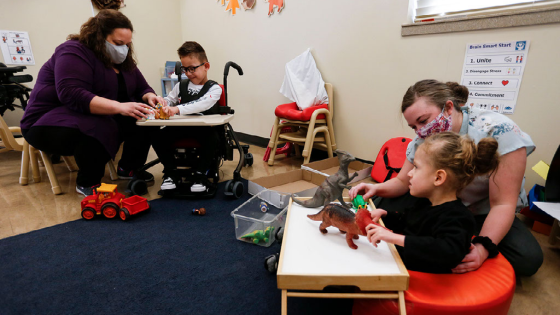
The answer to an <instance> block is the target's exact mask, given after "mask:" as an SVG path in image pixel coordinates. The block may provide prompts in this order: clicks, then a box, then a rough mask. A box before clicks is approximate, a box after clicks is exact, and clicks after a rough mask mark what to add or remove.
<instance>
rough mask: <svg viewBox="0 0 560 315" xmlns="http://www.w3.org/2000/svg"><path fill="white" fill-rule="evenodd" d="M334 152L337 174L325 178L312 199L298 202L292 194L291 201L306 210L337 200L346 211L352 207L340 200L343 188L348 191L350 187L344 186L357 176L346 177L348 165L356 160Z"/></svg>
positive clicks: (348, 154)
mask: <svg viewBox="0 0 560 315" xmlns="http://www.w3.org/2000/svg"><path fill="white" fill-rule="evenodd" d="M334 152H335V153H336V155H337V157H338V163H339V164H340V168H339V169H338V172H336V173H335V174H333V175H331V176H329V177H327V179H325V181H324V182H323V183H321V186H319V188H317V191H316V192H315V195H313V198H311V199H308V200H305V201H300V200H298V199H296V198H294V197H295V196H294V194H292V199H293V200H294V202H295V203H297V204H299V205H302V206H304V207H306V208H317V207H321V206H323V207H324V206H327V205H328V204H329V203H331V202H332V201H335V200H337V199H338V201H340V203H341V204H342V206H343V207H345V208H347V209H350V208H351V206H352V205H351V204H347V203H346V202H344V199H342V191H343V190H344V188H346V189H350V188H351V187H350V186H348V185H346V184H348V182H350V181H351V180H352V179H354V177H356V176H358V173H354V174H353V175H352V176H350V177H348V164H350V162H352V161H355V160H356V158H355V157H353V156H352V155H351V154H350V153H348V152H345V151H341V150H336V151H334Z"/></svg>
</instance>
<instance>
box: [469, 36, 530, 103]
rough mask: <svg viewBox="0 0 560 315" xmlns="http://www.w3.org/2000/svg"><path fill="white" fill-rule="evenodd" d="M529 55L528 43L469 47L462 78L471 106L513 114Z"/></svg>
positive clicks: (485, 44)
mask: <svg viewBox="0 0 560 315" xmlns="http://www.w3.org/2000/svg"><path fill="white" fill-rule="evenodd" d="M528 52H529V41H528V40H518V41H506V42H501V41H497V42H492V43H483V44H467V49H466V53H465V63H464V64H463V73H462V76H461V84H462V85H464V86H466V87H467V88H469V99H468V101H467V105H468V106H471V107H477V108H481V109H485V110H492V111H495V112H498V113H502V114H513V111H514V110H515V105H516V104H517V97H518V95H519V87H520V86H521V80H522V78H523V73H524V70H525V64H527V55H528Z"/></svg>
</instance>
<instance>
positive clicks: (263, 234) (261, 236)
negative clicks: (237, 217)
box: [241, 226, 274, 244]
mask: <svg viewBox="0 0 560 315" xmlns="http://www.w3.org/2000/svg"><path fill="white" fill-rule="evenodd" d="M272 230H274V227H273V226H269V227H267V228H266V229H264V231H263V230H254V231H253V232H252V233H247V234H245V235H243V236H241V238H252V239H253V243H255V244H258V243H259V242H260V241H263V242H265V243H268V240H269V239H270V235H271V234H272Z"/></svg>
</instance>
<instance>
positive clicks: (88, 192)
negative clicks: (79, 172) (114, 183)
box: [76, 185, 101, 197]
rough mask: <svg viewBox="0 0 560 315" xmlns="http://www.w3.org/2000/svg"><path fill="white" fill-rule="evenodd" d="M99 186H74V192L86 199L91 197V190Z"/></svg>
mask: <svg viewBox="0 0 560 315" xmlns="http://www.w3.org/2000/svg"><path fill="white" fill-rule="evenodd" d="M99 186H101V185H95V186H91V187H83V186H79V185H76V191H77V192H78V193H80V194H82V195H84V196H86V197H87V196H91V195H93V189H94V188H97V187H99Z"/></svg>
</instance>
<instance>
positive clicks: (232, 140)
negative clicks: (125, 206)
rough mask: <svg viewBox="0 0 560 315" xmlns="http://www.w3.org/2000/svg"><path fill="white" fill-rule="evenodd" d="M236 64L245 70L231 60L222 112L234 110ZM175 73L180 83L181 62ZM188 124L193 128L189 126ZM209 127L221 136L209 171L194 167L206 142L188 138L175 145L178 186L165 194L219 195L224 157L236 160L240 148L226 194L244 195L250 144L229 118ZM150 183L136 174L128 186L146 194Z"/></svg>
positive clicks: (226, 74) (221, 113) (223, 89)
mask: <svg viewBox="0 0 560 315" xmlns="http://www.w3.org/2000/svg"><path fill="white" fill-rule="evenodd" d="M230 67H233V68H234V69H236V70H237V72H238V74H239V75H243V70H242V69H241V67H240V66H239V65H237V64H236V63H235V62H232V61H229V62H228V63H226V65H225V67H224V84H223V85H220V87H221V88H222V96H221V97H220V100H219V101H218V104H219V113H220V115H233V114H234V110H233V109H231V108H230V107H229V106H228V100H227V76H228V74H229V68H230ZM175 74H177V77H178V80H179V83H180V82H181V75H182V72H181V62H179V61H178V62H177V63H176V64H175ZM184 128H189V126H185V127H184ZM209 128H216V130H217V133H218V138H219V142H220V144H219V146H218V150H217V152H215V155H214V157H213V158H212V161H211V163H210V164H211V165H212V167H211V168H210V169H209V170H208V171H207V172H206V174H199V173H197V172H195V171H194V170H193V168H192V167H193V166H194V165H196V163H198V161H199V159H200V158H199V156H198V150H200V148H201V147H202V145H203V144H201V143H198V142H197V141H196V140H195V139H189V138H184V139H181V140H179V141H177V142H175V144H174V145H173V147H174V150H175V154H174V158H175V161H176V165H177V168H176V169H175V170H174V175H175V176H174V177H175V178H176V182H175V184H176V186H177V187H176V188H175V189H173V190H160V191H159V192H158V194H159V195H161V196H163V197H174V198H212V197H214V196H215V195H216V192H217V188H218V181H219V179H220V176H219V168H220V166H221V163H222V161H233V160H234V154H233V152H234V150H235V149H237V150H238V151H239V162H238V164H237V167H236V169H235V171H234V172H233V179H232V180H229V181H228V182H227V183H226V188H225V192H224V194H225V195H226V196H229V197H233V198H235V199H237V198H239V197H241V195H242V194H243V191H244V190H245V188H244V185H243V182H242V181H241V179H242V178H241V174H240V172H241V169H242V168H243V166H252V165H253V155H252V154H251V153H249V146H248V145H241V144H240V143H239V140H238V139H237V137H236V135H235V132H234V130H233V128H232V127H231V125H230V124H229V122H227V123H225V124H222V125H215V126H212V127H209ZM159 162H160V161H159V159H156V160H153V161H151V162H149V163H147V164H146V165H144V166H143V167H142V168H141V170H147V169H149V168H150V167H152V166H154V165H156V164H158V163H159ZM197 182H198V183H200V182H201V183H202V184H204V186H205V189H204V190H202V191H200V190H199V189H197V188H198V187H196V186H198V185H195V183H197ZM147 187H148V186H147V184H146V182H145V181H143V180H141V179H137V178H132V180H130V182H129V183H128V190H129V191H130V192H131V193H132V194H133V195H144V194H146V193H147V192H148V189H147Z"/></svg>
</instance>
